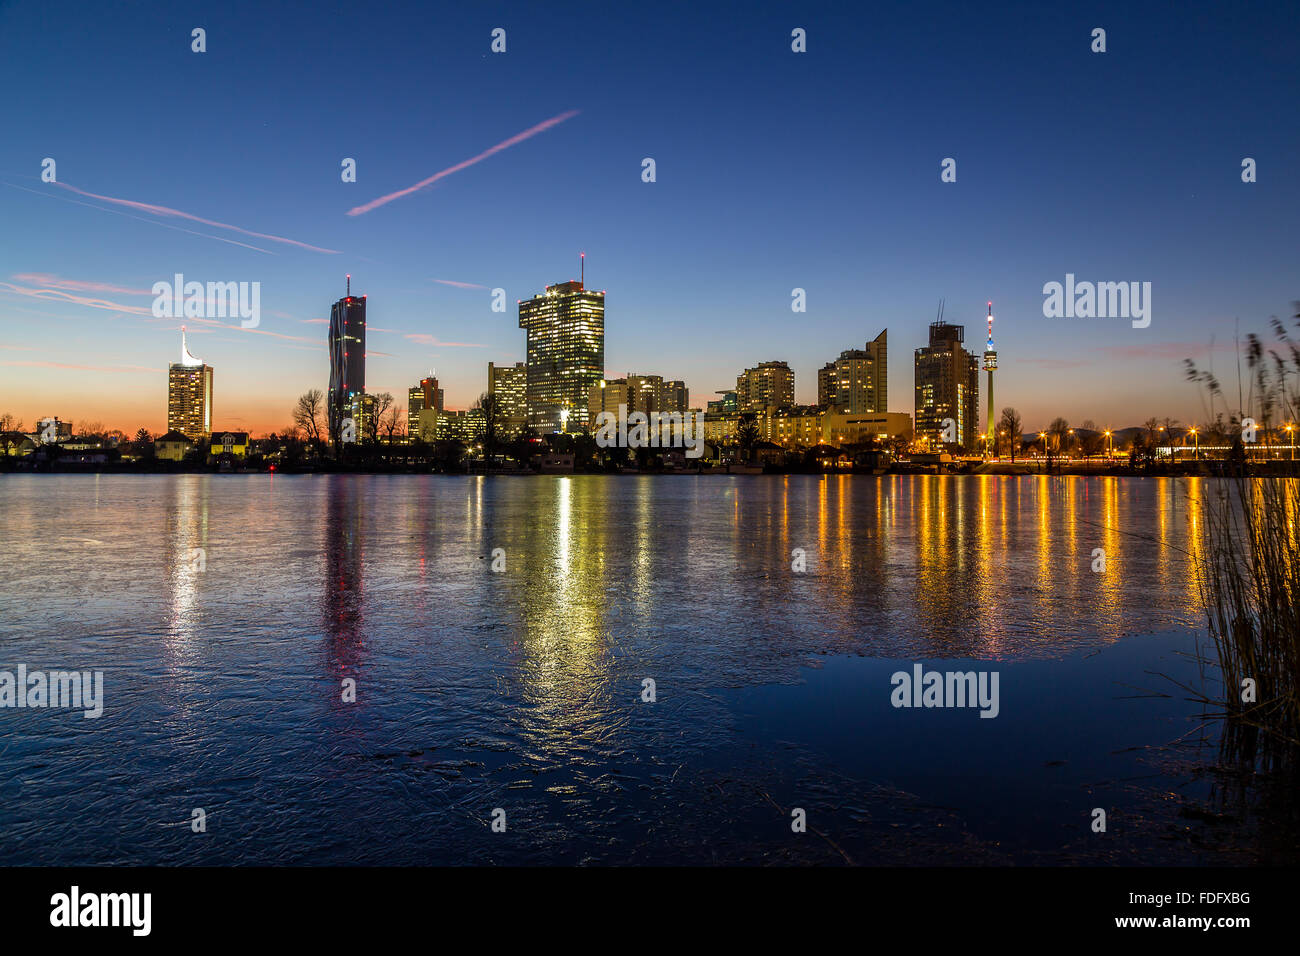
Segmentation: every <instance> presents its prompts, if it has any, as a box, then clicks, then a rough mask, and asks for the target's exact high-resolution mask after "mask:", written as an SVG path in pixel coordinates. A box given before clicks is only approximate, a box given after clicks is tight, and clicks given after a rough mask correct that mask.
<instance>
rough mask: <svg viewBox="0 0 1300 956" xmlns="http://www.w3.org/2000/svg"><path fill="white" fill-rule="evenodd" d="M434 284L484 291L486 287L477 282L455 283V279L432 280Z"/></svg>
mask: <svg viewBox="0 0 1300 956" xmlns="http://www.w3.org/2000/svg"><path fill="white" fill-rule="evenodd" d="M433 281H434V282H441V283H442V284H443V285H454V286H455V287H456V288H457V289H486V288H487V286H485V285H479V284H478V283H477V282H457V281H456V280H455V279H434V280H433Z"/></svg>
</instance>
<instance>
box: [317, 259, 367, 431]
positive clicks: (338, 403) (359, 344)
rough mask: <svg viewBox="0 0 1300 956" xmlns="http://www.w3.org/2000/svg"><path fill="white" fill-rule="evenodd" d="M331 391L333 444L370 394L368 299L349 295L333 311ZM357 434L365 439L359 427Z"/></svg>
mask: <svg viewBox="0 0 1300 956" xmlns="http://www.w3.org/2000/svg"><path fill="white" fill-rule="evenodd" d="M329 348H330V391H329V395H328V396H327V398H326V402H327V404H328V408H327V412H328V413H329V433H330V441H331V442H338V441H339V434H340V430H341V429H342V425H343V420H344V419H345V418H351V417H352V403H353V399H355V398H356V397H357V396H359V395H364V394H365V392H366V297H365V296H364V295H363V296H353V295H352V277H351V276H348V285H347V295H345V296H344V297H343V298H341V299H339V300H338V301H337V302H335V303H334V307H333V308H332V309H330V324H329ZM356 435H357V437H358V438H360V436H361V429H360V428H357V431H356Z"/></svg>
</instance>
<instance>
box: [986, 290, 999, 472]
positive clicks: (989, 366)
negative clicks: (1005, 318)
mask: <svg viewBox="0 0 1300 956" xmlns="http://www.w3.org/2000/svg"><path fill="white" fill-rule="evenodd" d="M997 367H998V353H997V352H995V351H993V303H992V302H990V303H989V340H988V344H987V345H986V346H985V347H984V371H986V372H988V373H989V427H988V448H989V450H991V451H996V449H997V443H996V442H995V441H994V440H993V438H994V432H993V370H994V369H995V368H997Z"/></svg>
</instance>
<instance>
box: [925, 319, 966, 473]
mask: <svg viewBox="0 0 1300 956" xmlns="http://www.w3.org/2000/svg"><path fill="white" fill-rule="evenodd" d="M965 335H966V329H965V328H964V327H963V326H960V325H949V324H948V323H947V322H944V321H943V320H942V319H940V320H939V321H937V322H931V323H930V344H929V346H927V347H926V348H920V349H917V350H916V364H915V367H914V375H915V378H914V381H915V386H916V437H917V438H924V439H926V440H927V441H928V442H929V444H930V446H931V447H932V448H938V447H939V446H940V445H942V444H944V441H943V439H944V421H945V419H952V420H953V422H954V423H955V424H956V428H955V437H956V444H959V445H961V446H962V447H963V448H965V449H966V450H967V451H974V450H975V449H976V447H977V442H978V439H979V398H980V395H979V392H980V379H979V375H980V371H979V368H980V367H979V358H978V356H976V355H974V354H972V353H970V352H968V351H966V349H965V348H964V347H963V346H962V341H963V340H964V338H965Z"/></svg>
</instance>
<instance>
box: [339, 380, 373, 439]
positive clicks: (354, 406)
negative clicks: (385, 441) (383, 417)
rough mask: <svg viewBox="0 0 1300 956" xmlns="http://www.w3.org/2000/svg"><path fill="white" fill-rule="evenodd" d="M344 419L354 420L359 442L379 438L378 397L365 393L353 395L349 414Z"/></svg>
mask: <svg viewBox="0 0 1300 956" xmlns="http://www.w3.org/2000/svg"><path fill="white" fill-rule="evenodd" d="M343 417H344V418H351V419H352V422H353V424H354V426H355V428H356V433H355V434H356V440H357V441H358V442H363V441H369V440H370V439H371V438H374V437H377V436H378V434H379V401H378V399H377V397H376V396H374V395H367V394H365V393H364V392H360V393H357V394H355V395H353V396H352V401H351V403H350V404H349V405H348V412H347V414H346V415H344V416H343Z"/></svg>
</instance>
